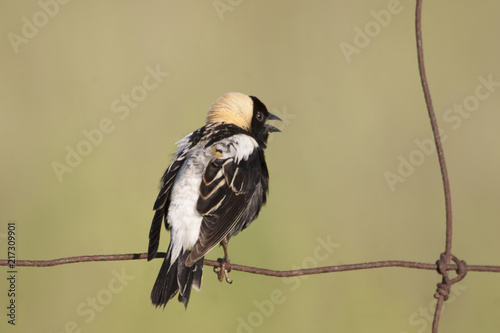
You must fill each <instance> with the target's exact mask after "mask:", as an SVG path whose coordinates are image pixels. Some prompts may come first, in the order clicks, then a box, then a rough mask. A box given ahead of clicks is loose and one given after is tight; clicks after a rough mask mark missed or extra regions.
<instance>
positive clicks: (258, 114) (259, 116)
mask: <svg viewBox="0 0 500 333" xmlns="http://www.w3.org/2000/svg"><path fill="white" fill-rule="evenodd" d="M255 117H256V118H257V120H258V121H263V120H264V114H263V113H262V112H257V114H256V115H255Z"/></svg>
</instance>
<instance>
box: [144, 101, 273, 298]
mask: <svg viewBox="0 0 500 333" xmlns="http://www.w3.org/2000/svg"><path fill="white" fill-rule="evenodd" d="M267 120H281V119H279V118H278V117H277V116H275V115H273V114H271V113H269V111H268V110H267V108H266V106H265V105H264V104H263V103H262V102H261V101H260V100H259V99H258V98H257V97H254V96H248V95H245V94H242V93H237V92H232V93H227V94H225V95H223V96H221V97H220V98H219V99H217V100H216V101H215V103H214V104H213V105H212V107H211V108H210V110H209V111H208V114H207V118H206V125H205V126H203V127H201V128H200V129H198V130H196V131H194V132H193V133H191V134H188V135H187V136H186V137H184V138H183V139H182V140H181V141H179V142H178V143H177V145H178V146H179V150H178V151H177V153H176V154H175V156H174V159H173V162H172V164H171V165H170V166H169V167H168V169H167V170H166V171H165V174H164V175H163V177H162V180H161V189H160V193H159V194H158V198H157V199H156V202H155V204H154V210H155V211H156V212H155V215H154V217H153V222H152V224H151V229H150V233H149V248H148V260H151V259H153V258H155V256H156V254H157V251H158V245H159V240H160V231H161V225H162V222H163V221H164V223H165V227H166V229H167V230H170V245H169V247H168V250H167V253H166V256H165V259H164V261H163V264H162V266H161V269H160V272H159V274H158V277H157V279H156V282H155V284H154V287H153V290H152V292H151V301H152V303H153V304H154V305H155V306H157V307H158V306H165V305H166V304H167V302H168V301H169V300H170V299H172V298H173V297H174V296H175V295H176V294H177V293H179V297H178V300H179V302H181V303H184V306H185V307H186V308H187V305H188V302H189V296H190V293H191V286H193V287H194V288H195V289H196V290H200V286H201V277H202V268H203V258H204V256H205V254H206V253H207V252H208V251H210V250H211V249H212V248H213V247H214V246H216V245H217V244H219V243H220V244H221V245H222V247H223V249H224V259H220V260H219V262H220V270H219V271H218V274H219V280H220V281H222V280H223V278H224V277H225V278H226V281H228V282H230V280H229V277H228V276H227V272H228V271H229V270H230V262H229V258H228V255H227V242H228V241H229V238H230V237H232V236H235V235H236V234H237V233H238V232H240V231H241V230H243V229H245V228H246V227H248V225H249V224H250V223H251V222H252V221H253V220H254V219H255V218H256V217H257V215H258V214H259V212H260V209H261V207H262V205H263V204H264V203H265V202H266V195H267V192H268V183H269V173H268V170H267V165H266V161H265V157H264V149H265V148H266V145H267V139H268V136H269V133H271V132H279V129H277V128H276V127H274V126H272V125H270V124H267V123H266V121H267ZM228 267H229V268H228Z"/></svg>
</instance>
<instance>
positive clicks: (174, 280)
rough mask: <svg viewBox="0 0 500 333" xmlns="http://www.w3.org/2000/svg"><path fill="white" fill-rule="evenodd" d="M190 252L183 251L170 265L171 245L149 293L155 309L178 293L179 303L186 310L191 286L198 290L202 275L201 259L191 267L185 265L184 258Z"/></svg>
mask: <svg viewBox="0 0 500 333" xmlns="http://www.w3.org/2000/svg"><path fill="white" fill-rule="evenodd" d="M190 252H191V251H186V250H183V251H181V254H180V255H179V256H178V257H177V259H176V260H175V261H174V262H173V263H172V264H170V261H171V260H170V259H171V257H172V251H171V245H170V246H169V248H168V252H167V255H166V256H165V259H164V260H163V263H162V265H161V268H160V272H159V273H158V277H157V278H156V282H155V284H154V286H153V290H152V291H151V302H152V303H153V305H155V306H156V307H158V306H163V307H165V305H166V304H167V302H168V301H170V300H171V299H172V298H173V297H174V296H175V295H176V294H177V292H179V297H178V299H179V302H181V303H183V304H184V307H185V308H187V305H188V302H189V296H190V295H191V286H193V287H194V288H195V289H196V290H200V287H201V279H202V274H203V258H201V259H200V260H198V261H197V262H196V263H195V264H194V265H193V266H191V267H187V266H186V265H185V262H186V258H187V256H188V255H189V253H190Z"/></svg>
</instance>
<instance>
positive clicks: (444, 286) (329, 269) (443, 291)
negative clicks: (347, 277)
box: [0, 0, 500, 333]
mask: <svg viewBox="0 0 500 333" xmlns="http://www.w3.org/2000/svg"><path fill="white" fill-rule="evenodd" d="M422 1H423V0H417V2H416V11H415V34H416V42H417V58H418V67H419V73H420V79H421V83H422V89H423V92H424V97H425V101H426V106H427V111H428V114H429V119H430V122H431V127H432V133H433V135H434V141H435V144H436V149H437V154H438V160H439V166H440V169H441V176H442V181H443V188H444V195H445V211H446V241H445V251H444V252H443V253H441V255H440V258H439V260H438V261H437V262H436V263H435V264H429V263H421V262H413V261H401V260H387V261H376V262H367V263H358V264H348V265H338V266H324V267H315V268H307V269H297V270H285V271H279V270H271V269H264V268H257V267H251V266H245V265H237V264H231V270H235V271H241V272H247V273H252V274H260V275H266V276H275V277H292V276H300V275H313V274H324V273H334V272H345V271H353V270H361V269H373V268H384V267H403V268H415V269H426V270H436V271H437V272H438V273H439V274H440V275H441V276H442V282H441V283H438V284H437V291H436V293H435V294H434V297H435V298H436V299H437V303H436V310H435V313H434V320H433V323H432V332H433V333H437V332H438V326H439V319H440V316H441V310H442V306H443V303H444V302H445V301H446V300H447V299H448V295H449V294H450V290H451V286H452V285H453V284H454V283H457V282H459V281H460V280H462V279H463V278H464V277H465V275H466V274H467V272H492V273H500V266H491V265H467V263H466V262H465V261H462V260H459V259H458V258H457V257H455V256H454V255H453V254H452V252H451V244H452V230H453V223H452V222H453V220H452V208H451V190H450V183H449V179H448V171H447V168H446V161H445V157H444V151H443V147H442V144H441V139H440V136H439V129H438V126H437V120H436V115H435V113H434V107H433V105H432V99H431V94H430V90H429V85H428V82H427V77H426V73H425V65H424V53H423V44H422V24H421V20H422ZM163 257H165V253H158V254H157V255H156V258H163ZM146 258H147V253H131V254H112V255H89V256H75V257H66V258H59V259H53V260H16V261H15V266H23V267H51V266H58V265H64V264H71V263H81V262H96V261H118V260H138V259H146ZM452 261H453V262H454V263H453V264H452V263H451V262H452ZM10 264H11V262H10V261H9V260H3V259H0V266H8V265H10ZM204 265H207V266H212V267H218V266H220V263H219V262H218V261H216V260H209V259H205V261H204ZM449 271H455V272H456V273H457V276H456V277H455V278H452V279H450V278H449V276H448V272H449Z"/></svg>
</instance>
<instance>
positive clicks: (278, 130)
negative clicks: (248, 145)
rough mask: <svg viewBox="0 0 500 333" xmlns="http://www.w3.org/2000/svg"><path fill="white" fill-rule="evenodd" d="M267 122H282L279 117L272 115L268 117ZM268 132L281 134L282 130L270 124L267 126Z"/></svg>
mask: <svg viewBox="0 0 500 333" xmlns="http://www.w3.org/2000/svg"><path fill="white" fill-rule="evenodd" d="M267 120H279V121H282V120H281V119H280V117H278V116H276V115H274V114H272V113H270V114H269V116H268V117H267ZM266 131H267V132H268V133H271V132H281V130H280V129H279V128H276V127H274V126H272V125H269V124H266Z"/></svg>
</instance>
